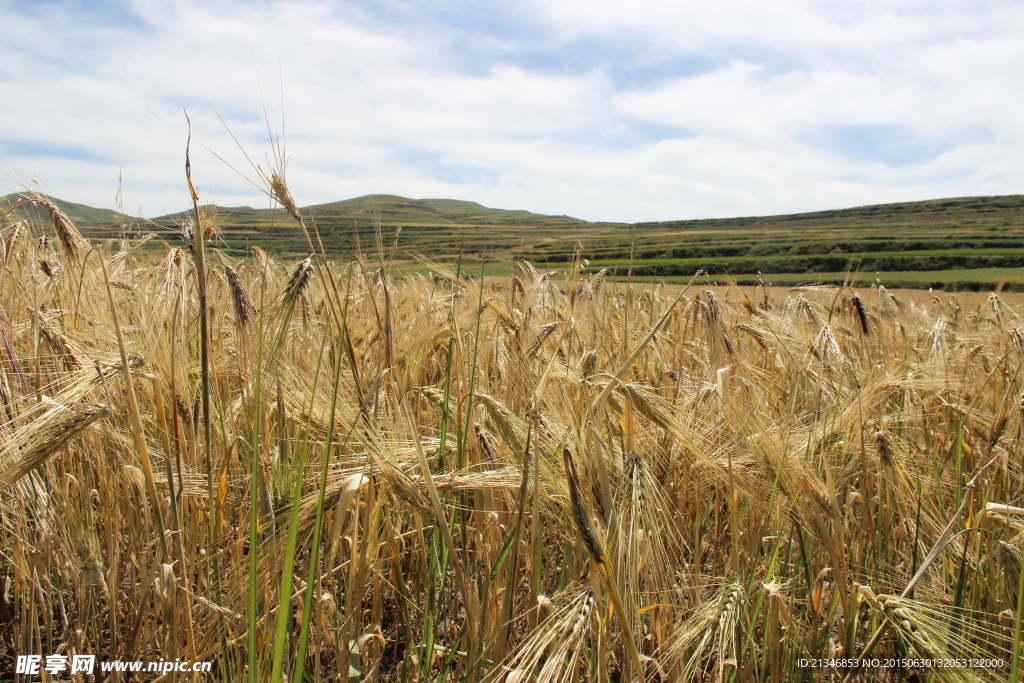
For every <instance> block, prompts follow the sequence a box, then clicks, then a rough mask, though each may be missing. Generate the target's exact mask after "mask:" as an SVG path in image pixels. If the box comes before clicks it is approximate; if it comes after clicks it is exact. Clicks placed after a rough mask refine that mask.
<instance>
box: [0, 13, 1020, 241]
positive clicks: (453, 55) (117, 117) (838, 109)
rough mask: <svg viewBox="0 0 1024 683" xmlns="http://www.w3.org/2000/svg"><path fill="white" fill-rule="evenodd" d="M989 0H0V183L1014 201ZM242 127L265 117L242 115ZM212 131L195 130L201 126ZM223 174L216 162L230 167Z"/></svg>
mask: <svg viewBox="0 0 1024 683" xmlns="http://www.w3.org/2000/svg"><path fill="white" fill-rule="evenodd" d="M1021 36H1024V3H1022V2H1019V1H1017V0H1005V1H1001V0H965V1H959V0H920V1H917V0H905V1H901V0H864V1H862V2H850V1H848V0H845V1H833V0H822V1H814V0H716V1H713V2H712V1H708V2H705V1H703V0H688V1H686V2H682V1H671V2H670V1H666V0H631V2H622V1H615V2H613V1H608V0H503V1H502V2H494V1H493V0H492V1H484V0H480V1H477V0H466V1H463V2H454V1H453V2H443V1H441V0H408V1H398V0H395V1H392V0H379V1H376V2H340V1H334V2H314V1H308V2H307V1H290V0H288V1H285V0H280V1H275V0H264V1H252V0H250V1H245V0H213V1H206V2H195V1H189V0H93V1H90V2H72V1H60V0H57V1H54V0H31V1H22V0H0V190H3V191H10V190H15V189H18V182H38V183H39V187H41V188H42V189H44V190H45V191H47V192H49V193H51V194H54V195H56V196H58V197H61V198H63V199H67V200H70V201H76V202H82V203H86V204H90V205H93V206H102V207H114V206H115V205H116V204H115V202H116V200H115V196H116V193H117V189H118V178H119V176H121V177H123V197H124V207H125V210H126V211H127V212H128V213H136V214H137V213H142V214H143V215H147V216H157V215H160V214H164V213H167V212H170V211H175V210H179V209H182V208H184V207H186V206H187V205H188V194H187V190H186V187H185V184H184V172H183V167H184V150H185V134H184V132H183V130H184V127H185V117H184V114H183V111H187V112H188V114H189V115H190V116H191V118H192V124H193V131H194V135H195V137H196V138H197V139H198V140H199V141H200V142H201V143H203V144H204V145H205V146H206V147H208V148H209V149H210V150H212V152H214V153H216V154H217V155H219V156H220V157H221V159H218V158H217V157H216V156H214V155H213V154H212V153H210V152H207V151H204V150H203V149H202V148H198V149H196V150H195V151H194V153H193V164H192V165H193V172H194V177H195V180H196V182H197V184H198V186H199V191H200V193H201V195H202V201H204V202H207V201H209V202H217V203H220V204H223V205H242V204H247V205H251V206H267V205H268V201H267V199H266V197H265V196H264V195H262V194H260V192H259V191H258V190H257V189H256V187H254V186H253V184H252V183H251V181H254V180H255V179H256V173H255V171H254V170H253V169H252V167H251V166H250V165H249V162H248V161H247V160H246V156H245V155H244V154H243V153H242V151H241V150H240V149H239V147H238V146H237V145H236V144H235V142H234V141H233V140H232V138H231V135H230V134H229V132H228V129H230V131H231V133H233V134H234V136H235V137H236V138H237V139H238V141H239V142H240V144H241V147H242V148H243V149H244V150H245V152H246V153H247V154H248V156H249V157H250V158H251V159H252V161H253V162H255V163H257V164H259V165H261V166H263V167H267V166H268V158H269V156H270V153H271V149H272V147H271V144H270V141H269V137H268V125H267V122H268V120H269V128H270V131H272V132H273V134H274V135H275V136H277V135H280V134H281V133H282V132H283V133H284V140H285V141H286V143H287V157H288V165H287V174H288V180H289V184H290V186H291V188H292V191H293V193H294V194H295V196H296V199H297V200H298V202H299V203H300V204H302V205H305V204H313V203H320V202H327V201H334V200H338V199H346V198H349V197H354V196H359V195H364V194H369V193H374V192H376V193H381V194H398V195H403V196H409V197H451V198H458V199H468V200H474V201H479V202H481V203H483V204H486V205H488V206H494V207H500V208H522V209H529V210H532V211H537V212H542V213H554V214H562V213H565V214H569V215H573V216H577V217H580V218H585V219H589V220H618V221H645V220H668V219H677V218H703V217H721V216H739V215H758V214H772V213H787V212H795V211H807V210H815V209H823V208H840V207H848V206H857V205H864V204H875V203H884V202H894V201H907V200H916V199H928V198H937V197H949V196H965V195H993V194H1011V193H1014V194H1016V193H1021V192H1024V78H1022V77H1021V74H1024V40H1022V39H1021ZM264 110H265V111H266V118H265V117H264ZM221 119H223V123H222V121H221ZM233 169H234V170H233Z"/></svg>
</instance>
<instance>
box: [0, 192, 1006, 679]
mask: <svg viewBox="0 0 1024 683" xmlns="http://www.w3.org/2000/svg"><path fill="white" fill-rule="evenodd" d="M273 180H274V182H275V183H278V184H277V185H273V184H272V189H273V191H274V194H275V196H277V197H278V199H279V201H280V202H281V204H282V205H283V206H284V208H285V209H287V210H289V211H291V212H293V215H294V216H295V219H296V220H297V221H298V222H299V223H300V224H301V222H302V217H301V216H300V215H299V210H298V209H297V208H295V205H294V202H290V195H289V194H288V192H287V188H285V187H284V186H283V183H279V182H278V180H279V179H278V178H276V177H275V178H274V179H273ZM35 201H37V202H40V203H41V206H43V207H44V208H46V209H47V212H48V215H49V217H50V222H49V223H47V224H42V223H40V224H32V223H31V222H15V221H13V220H12V219H7V220H6V222H5V223H4V224H3V225H2V229H0V238H2V242H0V249H2V251H0V265H2V270H0V403H2V406H0V410H2V411H3V413H2V416H0V670H2V671H3V672H4V673H3V674H0V676H2V677H4V678H5V679H6V677H7V676H8V672H13V671H14V670H15V664H14V661H15V658H16V657H17V656H18V655H24V654H41V655H48V654H64V655H68V656H71V655H75V654H93V655H96V657H97V659H98V660H102V661H109V660H125V661H128V660H156V659H163V660H179V659H180V660H182V661H191V662H195V661H202V662H210V663H211V665H212V667H211V671H210V672H209V673H203V674H185V673H176V672H172V673H169V674H163V675H162V676H160V677H157V676H155V675H154V674H146V673H142V674H139V675H136V676H135V680H177V681H187V680H211V681H233V682H238V681H272V682H273V683H277V681H285V680H287V681H301V680H311V681H344V682H354V681H370V682H374V681H380V682H385V681H386V682H392V681H394V682H398V681H403V682H410V681H424V682H425V681H473V682H478V683H490V682H499V681H502V682H507V683H526V682H527V681H543V682H555V681H564V682H566V683H568V682H570V681H573V682H575V681H594V682H595V683H597V682H601V681H609V682H612V681H620V682H626V681H646V682H650V681H661V682H665V683H667V682H680V683H684V682H689V681H731V682H735V683H748V682H749V683H754V682H757V683H760V682H762V681H843V680H863V681H873V680H879V681H903V680H908V681H926V680H927V681H1006V680H1017V679H1018V676H1019V673H1018V666H1017V661H1018V660H1017V657H1018V655H1019V649H1020V640H1021V634H1020V631H1021V618H1020V617H1021V612H1022V610H1021V606H1022V602H1024V599H1022V596H1024V578H1022V571H1021V556H1022V552H1024V503H1022V501H1021V497H1022V495H1024V463H1022V457H1021V436H1022V434H1021V432H1022V405H1024V404H1022V396H1021V392H1022V390H1024V386H1022V383H1024V382H1022V378H1021V366H1022V363H1024V320H1022V319H1021V318H1020V317H1019V315H1018V314H1017V313H1016V312H1015V311H1014V307H1013V305H1012V304H1011V303H1009V301H1008V300H1004V299H1002V298H1001V297H1000V296H998V295H995V294H992V295H986V296H977V295H975V297H974V299H973V300H972V301H971V302H967V301H966V300H965V301H960V300H959V299H957V298H955V297H945V298H943V299H938V298H934V297H928V296H920V297H917V298H916V300H909V299H906V298H901V296H899V295H897V294H893V293H892V292H887V291H886V290H885V289H884V288H882V287H876V288H874V289H871V290H867V291H865V290H860V292H859V293H857V292H855V291H853V290H850V289H846V288H839V287H833V288H828V289H808V290H796V291H788V290H783V291H780V290H773V291H768V290H766V289H763V288H750V287H748V288H744V289H742V290H740V289H738V288H735V287H734V288H719V289H716V290H711V289H707V288H703V287H701V286H692V287H676V288H673V289H672V290H671V291H668V290H665V289H663V288H659V287H657V286H655V285H651V284H647V285H638V286H634V287H626V286H624V285H622V283H618V284H617V285H616V286H611V285H612V283H611V282H605V281H604V280H605V278H606V275H607V274H606V273H605V272H603V271H599V272H592V271H591V270H589V269H588V268H587V264H586V263H585V262H583V261H582V260H578V261H576V262H574V263H572V264H570V266H569V267H568V268H567V269H564V270H562V271H558V272H546V271H543V272H538V270H537V269H535V268H534V267H533V266H532V265H531V264H530V263H529V262H527V261H518V262H517V263H516V264H515V266H514V274H513V275H510V276H508V277H504V278H486V279H481V278H466V277H464V275H463V274H462V269H461V268H459V267H458V266H456V267H454V268H453V267H450V266H445V265H443V264H440V263H436V262H427V263H425V264H424V265H425V268H426V269H427V270H429V271H430V273H431V274H430V275H429V276H427V275H421V274H404V275H399V274H396V273H393V272H392V271H390V270H389V268H388V267H387V257H388V255H389V253H392V252H393V249H392V240H393V239H395V240H397V239H399V238H398V236H392V235H378V238H377V245H376V246H375V247H373V246H370V247H367V246H366V245H364V252H363V253H362V254H361V255H358V256H357V257H356V258H355V259H354V260H353V261H351V262H346V263H335V262H330V261H328V260H326V259H325V258H323V257H322V255H321V254H320V253H319V251H318V250H317V249H315V248H314V247H315V242H316V238H315V235H314V236H312V237H311V238H308V246H309V249H310V253H311V254H312V255H311V256H310V257H309V258H306V259H304V260H296V259H293V260H288V261H279V260H277V259H275V258H274V257H273V256H271V255H269V254H268V253H266V252H265V251H263V250H260V249H254V250H253V252H252V253H251V255H250V256H248V257H246V258H244V259H241V260H239V259H235V258H231V257H228V256H227V255H225V254H222V253H220V252H218V251H217V250H215V249H213V248H211V242H210V241H209V240H210V238H211V237H212V236H213V232H214V229H213V226H212V225H210V224H209V222H208V221H207V220H206V218H205V217H204V216H203V215H202V214H201V212H200V213H199V215H198V217H196V216H195V215H194V214H193V219H192V220H191V221H190V222H186V223H185V224H183V226H182V228H183V232H184V233H185V235H186V237H187V242H186V246H185V247H167V248H165V249H163V253H162V254H160V255H158V256H157V257H154V256H153V255H152V252H143V251H141V250H140V248H139V245H137V244H135V243H120V244H119V243H118V242H116V241H104V242H99V241H96V242H92V243H90V242H89V241H87V240H86V239H85V238H83V237H82V236H81V234H80V233H79V232H78V231H77V230H76V228H75V226H74V225H73V224H72V223H71V221H70V220H69V219H67V217H66V216H65V215H63V214H62V213H61V211H60V210H59V209H58V208H57V207H55V206H53V205H52V204H47V203H46V200H45V199H41V198H36V200H35ZM304 230H305V227H304ZM308 234H309V233H307V235H308ZM835 660H839V661H838V662H837V661H835ZM844 660H845V661H844ZM850 660H876V661H874V662H873V663H868V664H867V665H866V666H863V667H859V668H858V667H857V666H851V665H850ZM10 675H12V676H13V674H10ZM43 675H44V676H47V675H46V674H43ZM106 675H108V676H109V678H108V680H126V679H127V676H123V675H122V674H118V673H111V674H106ZM129 676H130V675H129ZM59 678H65V676H60V677H59ZM72 678H73V679H74V680H84V681H89V680H94V679H93V678H90V677H89V676H83V675H82V674H72ZM101 679H102V675H100V674H97V678H95V680H101ZM18 680H38V678H36V677H28V676H25V677H21V676H19V678H18Z"/></svg>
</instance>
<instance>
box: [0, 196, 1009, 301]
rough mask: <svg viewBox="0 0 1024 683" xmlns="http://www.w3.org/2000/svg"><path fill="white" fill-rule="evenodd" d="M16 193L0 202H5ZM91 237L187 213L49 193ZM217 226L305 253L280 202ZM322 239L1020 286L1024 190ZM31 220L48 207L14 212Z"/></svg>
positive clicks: (664, 272)
mask: <svg viewBox="0 0 1024 683" xmlns="http://www.w3.org/2000/svg"><path fill="white" fill-rule="evenodd" d="M17 200H18V198H17V196H15V195H9V196H8V197H5V198H2V199H0V205H6V206H13V204H14V202H16V201H17ZM57 203H58V205H60V206H61V207H62V208H63V209H64V211H66V212H67V213H68V214H69V215H71V216H72V218H74V219H75V220H76V221H77V222H78V225H79V227H80V229H81V230H82V232H83V234H85V235H86V236H87V237H90V238H93V239H110V238H124V237H128V238H132V239H137V238H140V237H142V236H143V235H147V234H151V235H153V236H155V237H156V239H152V240H151V242H150V244H151V245H152V248H154V249H160V248H161V246H160V245H161V243H163V244H167V245H179V246H180V245H181V244H182V240H181V237H180V234H179V227H178V226H179V225H180V224H181V223H182V221H183V220H184V219H185V214H178V215H171V216H163V217H160V218H156V219H153V220H152V221H147V222H143V221H140V220H139V219H136V218H132V217H130V216H123V215H121V214H117V213H116V212H112V211H107V210H102V209H93V208H91V207H87V206H84V205H81V204H70V203H67V202H60V201H59V200H57ZM206 210H209V211H210V212H211V215H212V216H213V221H214V223H215V225H216V226H217V227H218V229H219V235H218V237H217V239H216V246H217V247H218V248H220V249H221V250H222V251H224V252H225V253H226V254H228V255H231V256H236V257H243V256H245V255H247V254H249V253H251V249H252V247H256V246H259V247H261V248H263V249H267V250H269V251H270V252H272V253H274V254H276V255H278V256H279V257H281V258H285V259H287V258H297V257H304V256H305V255H306V254H307V253H308V246H307V243H306V239H305V237H304V236H303V235H302V233H301V231H300V230H299V227H298V224H297V223H295V221H294V220H293V219H292V218H291V217H290V216H288V215H287V214H286V213H284V212H283V211H280V210H276V211H274V210H267V209H252V208H249V207H240V208H224V207H219V208H218V207H207V209H206ZM301 211H302V214H303V216H304V217H305V219H306V221H307V223H308V225H309V226H310V227H311V230H312V231H313V233H314V235H313V238H314V240H316V239H319V240H320V241H321V242H322V244H323V247H324V250H325V251H326V252H327V253H328V254H331V255H334V256H336V257H337V258H338V259H348V258H350V257H351V255H352V254H353V252H355V251H356V250H359V251H362V252H363V253H364V254H366V255H367V256H369V257H371V258H370V260H371V261H376V260H377V259H378V258H379V256H380V255H383V256H384V258H386V259H389V260H391V261H392V263H393V264H394V266H395V267H397V268H398V269H399V270H403V271H410V270H416V271H421V272H427V271H428V270H429V268H427V267H425V266H422V265H421V264H419V263H418V262H416V261H415V260H414V259H415V257H417V256H429V257H432V258H434V259H437V260H439V261H443V262H447V263H449V264H450V265H451V266H454V262H455V259H456V257H457V255H458V254H460V253H461V254H462V258H463V266H462V269H463V271H464V272H467V273H472V274H478V273H479V272H481V271H480V268H481V265H480V264H481V262H486V263H487V265H486V267H485V272H486V273H487V274H489V275H502V274H505V273H507V272H509V269H510V265H511V263H512V262H513V261H514V260H515V259H519V258H524V259H526V260H528V261H530V262H531V263H533V264H535V265H536V266H537V267H538V268H541V269H551V270H564V269H566V268H567V267H568V266H569V265H570V264H571V263H573V262H574V261H575V260H576V259H577V258H584V259H587V260H588V261H589V272H596V271H598V270H600V269H602V268H606V269H607V270H608V274H609V277H611V278H612V279H618V280H624V279H626V278H631V279H633V280H636V281H646V280H663V281H665V282H670V283H672V282H680V281H684V280H688V279H689V278H690V276H692V274H693V273H694V272H696V271H697V270H703V271H704V272H705V273H707V274H708V276H707V277H706V278H704V280H707V281H709V282H715V281H724V280H725V279H726V278H733V279H735V281H736V282H739V283H745V284H753V283H757V282H758V281H765V282H771V283H774V284H780V285H790V284H798V283H805V282H823V283H836V282H842V281H844V280H845V279H846V278H847V273H848V272H854V273H858V275H857V278H858V280H859V281H860V282H861V283H873V282H876V281H878V282H881V283H882V284H884V285H885V286H887V287H919V288H927V287H933V288H943V289H971V290H978V289H990V288H995V287H997V286H1000V285H1002V286H1004V287H1005V288H1007V289H1022V288H1024V195H1009V196H1000V197H966V198H958V199H939V200H932V201H924V202H908V203H902V204H887V205H879V206H866V207H859V208H853V209H842V210H835V211H819V212H814V213H803V214H792V215H784V216H762V217H750V218H729V219H715V220H689V221H667V222H661V223H638V224H635V225H626V224H622V223H589V222H586V221H581V220H578V219H575V218H570V217H568V216H544V215H540V214H534V213H530V212H527V211H506V210H501V209H490V208H487V207H484V206H481V205H480V204H476V203H474V202H465V201H458V200H450V199H407V198H404V197H396V196H392V195H377V196H367V197H359V198H356V199H350V200H345V201H341V202H333V203H330V204H320V205H316V206H308V207H305V208H303V209H302V210H301ZM18 216H19V217H22V218H26V219H29V220H30V221H33V222H35V223H38V224H40V225H42V224H44V223H45V219H46V216H45V212H41V211H40V210H39V209H38V208H33V209H30V210H27V211H26V210H19V212H18Z"/></svg>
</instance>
